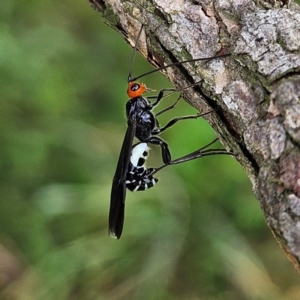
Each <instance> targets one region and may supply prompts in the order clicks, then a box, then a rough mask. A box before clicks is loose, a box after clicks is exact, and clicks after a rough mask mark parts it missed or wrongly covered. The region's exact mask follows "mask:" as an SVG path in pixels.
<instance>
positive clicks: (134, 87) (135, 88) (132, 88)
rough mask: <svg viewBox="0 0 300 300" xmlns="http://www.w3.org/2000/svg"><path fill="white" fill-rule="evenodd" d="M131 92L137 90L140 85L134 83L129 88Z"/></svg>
mask: <svg viewBox="0 0 300 300" xmlns="http://www.w3.org/2000/svg"><path fill="white" fill-rule="evenodd" d="M130 89H131V90H132V91H133V92H135V91H138V90H139V89H140V85H139V84H138V83H134V84H133V85H132V86H131V88H130Z"/></svg>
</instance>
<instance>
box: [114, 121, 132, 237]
mask: <svg viewBox="0 0 300 300" xmlns="http://www.w3.org/2000/svg"><path fill="white" fill-rule="evenodd" d="M135 128H136V126H135V125H134V124H128V128H127V131H126V134H125V137H124V141H123V145H122V149H121V153H120V156H119V160H118V165H117V169H116V173H115V176H114V179H113V183H112V188H111V196H110V209H109V221H108V224H109V225H108V226H109V234H110V236H111V237H113V238H117V239H119V238H120V237H121V234H122V230H123V223H124V212H125V197H126V183H125V181H126V174H127V170H128V166H129V161H130V156H131V150H132V143H133V138H134V135H135Z"/></svg>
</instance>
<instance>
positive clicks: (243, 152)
mask: <svg viewBox="0 0 300 300" xmlns="http://www.w3.org/2000/svg"><path fill="white" fill-rule="evenodd" d="M90 3H91V4H92V6H93V7H94V8H95V9H97V10H99V11H101V12H102V14H103V16H104V20H105V22H107V23H108V24H109V25H110V26H112V27H113V28H115V29H117V30H118V31H119V32H121V33H122V34H123V35H124V36H125V38H126V40H127V41H128V42H129V43H130V44H131V45H132V46H133V45H134V42H135V40H136V37H137V33H138V31H139V29H140V28H141V25H142V24H144V31H143V34H142V36H141V38H140V41H139V46H138V50H139V51H140V52H141V53H142V55H143V56H145V57H146V58H147V60H148V61H149V62H150V63H151V64H153V65H154V66H156V67H160V66H163V65H166V64H170V63H172V62H177V61H183V60H187V59H191V58H200V57H211V56H214V55H218V54H224V53H227V52H229V53H231V56H229V57H226V58H222V59H214V60H209V61H205V62H203V61H202V62H193V63H188V64H184V65H180V66H178V67H172V68H169V69H167V70H166V71H165V72H164V73H165V75H166V76H167V77H168V78H169V79H170V80H171V81H172V83H173V84H174V85H175V86H176V87H177V88H181V89H182V88H183V87H185V86H187V85H191V84H192V83H195V82H199V81H200V80H201V82H200V83H199V84H197V85H196V86H195V87H193V88H192V89H191V88H190V89H186V90H184V91H183V96H184V98H185V99H186V101H187V102H189V103H190V104H191V105H193V106H194V107H196V108H197V109H199V110H200V111H201V112H204V111H208V110H211V109H216V111H215V113H213V114H210V115H208V116H207V119H208V121H209V122H210V124H211V125H212V127H213V128H214V129H215V130H216V132H217V134H218V136H219V138H220V140H221V141H222V143H223V144H224V145H225V147H226V148H227V149H230V150H231V151H233V152H235V153H236V154H237V156H236V159H237V160H238V161H239V162H240V164H241V165H242V166H243V168H244V170H245V171H246V172H247V175H248V176H249V178H250V180H251V182H252V184H253V190H254V193H255V195H256V197H257V198H258V200H259V201H260V203H261V206H262V208H263V211H264V214H265V218H266V221H267V223H268V225H269V227H270V228H271V230H272V232H273V233H274V235H275V238H276V239H277V241H278V242H279V244H280V246H281V247H282V248H283V249H284V251H285V252H286V254H287V256H288V257H289V259H290V260H291V261H292V262H293V264H294V266H295V268H296V269H297V270H298V271H299V270H300V266H299V262H300V153H299V145H300V103H299V99H300V76H299V67H300V55H299V54H298V53H299V50H300V10H299V7H298V6H297V5H296V4H295V3H293V2H291V3H287V2H286V1H285V0H283V1H282V2H279V1H278V2H277V0H273V1H272V0H269V1H263V0H261V1H257V3H254V2H252V1H251V0H240V1H222V0H216V1H208V0H206V1H205V0H203V1H200V0H194V1H184V0H153V1H144V0H136V1H132V0H129V1H121V0H90Z"/></svg>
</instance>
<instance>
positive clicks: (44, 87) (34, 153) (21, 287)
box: [0, 0, 300, 300]
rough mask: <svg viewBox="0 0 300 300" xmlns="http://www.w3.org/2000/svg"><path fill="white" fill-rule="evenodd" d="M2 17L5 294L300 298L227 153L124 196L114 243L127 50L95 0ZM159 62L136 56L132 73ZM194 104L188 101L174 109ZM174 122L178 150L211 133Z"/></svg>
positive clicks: (30, 4)
mask: <svg viewBox="0 0 300 300" xmlns="http://www.w3.org/2000/svg"><path fill="white" fill-rule="evenodd" d="M0 22H1V26H0V36H1V42H0V53H1V55H0V62H1V69H0V74H1V75H0V76H1V77H0V79H1V86H2V87H1V97H0V101H1V106H0V126H1V127H0V143H1V147H0V153H1V156H0V157H1V158H0V159H1V160H0V161H1V173H0V176H1V181H0V185H1V196H0V295H1V296H0V297H1V299H21V300H23V299H24V300H25V299H30V300H32V299H34V300H35V299H43V300H48V299H49V300H52V299H56V300H64V299H114V300H115V299H144V300H148V299H149V300H150V299H205V300H212V299H225V300H231V299H255V300H256V299H262V300H268V299H272V300H277V299H278V300H279V299H280V300H287V299H289V300H293V299H299V297H300V288H299V285H298V275H297V273H296V271H294V269H293V268H292V266H291V264H290V262H288V261H287V259H286V257H285V255H284V254H283V252H282V251H281V250H280V249H279V247H278V245H277V244H276V242H275V240H274V238H273V236H272V235H271V233H270V230H269V229H268V228H267V226H266V224H265V221H264V218H263V215H262V212H261V210H260V207H259V203H258V201H257V200H256V199H255V198H254V197H253V195H252V192H251V186H250V183H249V180H248V179H247V178H246V176H245V174H244V172H243V170H242V169H241V168H240V166H239V165H238V164H237V163H236V162H235V160H234V159H233V158H231V157H229V156H214V157H208V158H204V159H200V160H197V161H193V162H189V163H186V164H183V165H179V166H176V167H170V168H166V169H164V170H163V171H162V172H161V173H160V174H159V178H160V182H159V184H158V185H157V186H156V187H155V188H154V189H152V190H149V191H148V192H145V193H128V195H127V210H126V221H125V228H124V233H123V236H122V238H121V240H120V241H115V240H112V239H110V238H109V237H108V235H107V215H108V209H109V197H110V187H111V181H112V176H113V174H114V171H115V166H116V162H117V158H118V154H119V151H120V147H121V143H122V140H123V135H124V132H125V128H126V121H125V120H124V104H125V101H126V99H127V97H126V94H125V90H126V79H127V72H128V68H129V66H128V65H129V57H130V55H131V53H132V50H131V49H130V48H129V47H128V45H127V44H126V43H124V41H122V39H121V37H120V35H119V34H117V33H116V32H114V31H113V30H112V29H110V28H108V27H107V26H105V25H104V24H103V23H102V20H101V16H100V14H99V13H97V12H95V11H93V10H92V9H91V8H90V7H89V5H88V2H87V1H81V2H80V1H77V2H76V1H70V0H67V1H63V2H62V1H57V0H55V1H38V0H31V1H22V5H20V1H16V0H11V1H2V3H1V20H0ZM150 69H151V67H150V66H149V65H148V64H146V63H145V62H143V61H142V59H141V58H139V57H137V60H136V62H135V65H134V68H133V70H134V74H140V73H142V72H146V71H148V70H150ZM145 81H147V85H148V86H149V87H151V88H155V89H156V90H159V89H160V88H162V87H170V83H168V82H167V81H166V80H165V79H164V78H163V76H162V75H160V74H156V76H149V78H148V77H147V79H146V78H145ZM169 101H172V100H166V102H168V103H170V102H169ZM189 113H190V114H194V113H195V110H194V109H192V108H191V107H189V106H188V105H187V104H186V103H184V101H182V102H181V103H180V105H179V107H178V108H176V109H175V110H172V111H171V112H169V113H168V114H166V115H167V116H166V117H167V118H168V119H169V118H171V117H172V116H174V115H177V116H178V115H185V114H189ZM162 123H164V122H162ZM175 127H176V129H175V128H174V129H172V130H171V129H170V130H169V131H168V132H166V134H164V135H163V136H164V138H166V140H168V141H170V147H171V149H172V153H173V157H178V156H180V155H183V154H186V153H188V152H189V151H192V150H194V149H197V148H199V147H200V146H202V145H204V144H205V143H207V142H208V141H210V140H212V139H213V138H214V137H215V135H214V133H213V131H212V130H211V129H210V127H209V126H208V125H207V124H206V123H205V122H204V121H203V120H197V121H187V122H182V123H181V124H178V125H176V126H175ZM186 132H193V135H190V136H187V134H186ZM159 164H161V162H160V153H159V150H158V149H153V150H152V154H151V158H150V162H149V165H156V166H157V165H159Z"/></svg>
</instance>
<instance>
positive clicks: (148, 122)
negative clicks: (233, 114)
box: [109, 26, 232, 239]
mask: <svg viewBox="0 0 300 300" xmlns="http://www.w3.org/2000/svg"><path fill="white" fill-rule="evenodd" d="M142 29H143V26H142V27H141V29H140V31H139V34H138V36H137V39H136V42H135V47H134V51H133V55H132V60H131V66H130V70H129V74H128V88H127V95H128V96H129V98H130V99H129V100H128V101H127V103H126V118H127V130H126V133H125V137H124V140H123V144H122V148H121V152H120V156H119V160H118V163H117V168H116V172H115V175H114V178H113V182H112V189H111V199H110V210H109V234H110V236H111V237H113V238H116V239H119V238H120V237H121V234H122V231H123V224H124V213H125V198H126V189H127V188H128V189H129V190H131V191H143V190H146V189H149V188H151V187H153V186H154V185H155V184H156V183H157V181H158V179H157V178H154V177H153V175H154V174H155V173H157V172H158V171H160V170H161V169H163V168H164V167H166V166H169V165H175V164H179V163H183V162H186V161H190V160H193V159H196V158H200V157H203V156H207V155H214V154H232V153H231V152H227V151H226V150H224V149H207V150H205V149H206V148H207V147H208V146H210V145H211V144H213V143H214V142H215V141H216V140H217V139H216V140H214V141H213V142H211V143H209V144H208V145H206V146H205V147H202V148H200V149H198V150H197V151H195V152H192V153H190V154H188V155H186V156H183V157H181V158H179V159H176V160H173V161H172V158H171V153H170V150H169V147H168V144H167V143H166V142H165V141H164V140H163V139H162V138H160V137H159V136H158V135H159V134H160V133H162V132H163V131H165V130H166V129H168V128H170V127H171V126H173V125H174V124H175V123H176V122H178V121H181V120H186V119H196V118H199V117H201V116H203V114H202V115H201V114H198V115H194V116H183V117H178V118H174V119H172V120H170V121H169V122H168V123H167V124H166V125H165V126H163V127H160V125H159V122H158V119H157V116H158V115H159V114H161V113H163V112H165V111H167V110H169V109H171V108H173V107H174V106H175V104H176V103H177V102H178V100H179V98H180V97H179V98H178V99H177V101H176V103H175V104H173V105H171V106H169V107H167V108H165V109H164V110H162V111H160V112H158V113H157V114H155V113H154V112H153V109H154V108H155V107H157V105H158V104H159V103H160V101H161V100H162V99H163V98H164V96H165V93H166V92H167V91H169V92H176V91H179V90H177V89H163V90H161V91H159V93H158V95H157V96H156V97H155V100H154V102H151V101H150V100H149V98H150V97H148V98H145V97H143V96H142V95H143V94H144V93H145V92H146V91H147V88H146V85H145V84H143V83H138V82H137V81H136V80H137V79H139V78H141V77H144V76H146V75H149V74H152V73H154V72H157V71H160V70H163V69H166V68H169V67H172V66H175V65H179V64H184V63H187V62H192V61H200V60H209V59H214V58H221V57H226V56H229V55H230V54H224V55H220V56H215V57H209V58H199V59H191V60H186V61H181V62H176V63H173V64H170V65H167V66H164V67H161V68H158V69H155V70H152V71H149V72H147V73H144V74H142V75H140V76H137V77H132V65H133V61H134V56H135V53H136V50H137V44H138V40H139V38H140V35H141V33H142ZM187 88H188V87H187ZM181 91H182V90H181ZM151 98H153V97H151ZM209 113H210V112H209ZM205 114H207V113H205ZM134 138H137V139H138V140H139V141H140V143H139V144H137V145H133V140H134ZM149 144H154V145H158V146H160V147H161V152H162V160H163V163H164V164H163V165H162V166H161V167H159V168H156V169H155V168H150V169H147V168H146V167H145V162H146V160H147V158H148V153H149V146H148V145H149Z"/></svg>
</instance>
